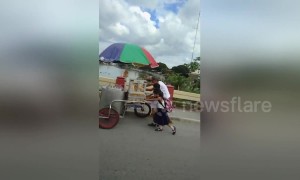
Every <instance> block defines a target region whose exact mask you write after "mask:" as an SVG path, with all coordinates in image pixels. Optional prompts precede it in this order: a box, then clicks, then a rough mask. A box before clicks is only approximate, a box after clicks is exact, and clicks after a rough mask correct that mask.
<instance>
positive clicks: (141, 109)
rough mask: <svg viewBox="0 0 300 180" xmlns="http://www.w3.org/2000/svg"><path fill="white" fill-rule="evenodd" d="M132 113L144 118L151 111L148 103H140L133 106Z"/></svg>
mask: <svg viewBox="0 0 300 180" xmlns="http://www.w3.org/2000/svg"><path fill="white" fill-rule="evenodd" d="M134 113H135V115H136V116H137V117H141V118H145V117H147V116H149V114H150V113H151V107H150V105H149V104H148V103H140V104H138V105H136V106H135V108H134Z"/></svg>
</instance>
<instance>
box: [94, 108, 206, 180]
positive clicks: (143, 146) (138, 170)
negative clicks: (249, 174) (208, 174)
mask: <svg viewBox="0 0 300 180" xmlns="http://www.w3.org/2000/svg"><path fill="white" fill-rule="evenodd" d="M150 120H151V119H150V118H146V119H141V118H137V117H136V116H135V115H134V114H132V113H128V114H126V115H125V118H123V119H120V122H119V124H117V126H116V127H115V128H113V129H109V130H107V129H99V142H100V148H99V151H100V157H99V161H100V166H99V167H100V171H99V179H101V180H127V179H128V180H160V179H161V180H189V179H190V180H196V179H199V178H200V173H199V166H200V159H199V156H200V123H188V122H185V121H174V123H175V126H176V127H177V133H176V135H172V134H171V130H170V129H169V127H165V128H164V131H162V132H156V131H154V127H149V126H147V123H148V122H150Z"/></svg>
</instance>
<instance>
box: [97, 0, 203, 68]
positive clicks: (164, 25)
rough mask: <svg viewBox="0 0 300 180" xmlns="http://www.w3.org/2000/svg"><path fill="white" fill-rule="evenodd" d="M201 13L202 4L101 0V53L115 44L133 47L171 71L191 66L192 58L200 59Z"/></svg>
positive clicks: (186, 0)
mask: <svg viewBox="0 0 300 180" xmlns="http://www.w3.org/2000/svg"><path fill="white" fill-rule="evenodd" d="M199 13H200V0H151V1H150V0H101V1H100V3H99V53H101V52H102V51H103V50H104V49H105V48H106V47H108V46H109V45H110V44H113V43H133V44H137V45H139V46H141V47H144V48H146V49H147V50H148V51H149V52H150V53H151V54H152V56H153V57H154V58H155V60H156V61H157V62H162V63H165V64H166V65H167V66H168V67H169V68H172V67H173V66H178V65H181V64H184V63H190V62H191V60H192V54H193V57H194V58H196V57H199V56H200V22H199V24H198V32H197V33H196V31H197V23H198V19H199ZM195 36H196V43H195V47H194V41H195ZM193 49H194V50H193Z"/></svg>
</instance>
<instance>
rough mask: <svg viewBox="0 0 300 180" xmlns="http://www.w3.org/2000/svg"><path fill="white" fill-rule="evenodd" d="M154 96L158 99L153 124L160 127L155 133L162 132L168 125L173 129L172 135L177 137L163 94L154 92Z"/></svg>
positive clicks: (157, 91) (158, 91)
mask: <svg viewBox="0 0 300 180" xmlns="http://www.w3.org/2000/svg"><path fill="white" fill-rule="evenodd" d="M153 94H154V96H155V97H156V98H157V101H156V103H155V104H156V108H155V109H156V110H155V113H154V115H153V122H154V123H156V124H157V125H158V127H157V128H156V129H155V131H162V130H163V127H164V125H168V126H169V127H170V128H171V129H172V134H173V135H175V133H176V127H175V126H172V125H171V124H170V118H169V117H168V114H167V111H166V109H165V102H164V98H163V93H162V92H161V91H160V90H155V91H153Z"/></svg>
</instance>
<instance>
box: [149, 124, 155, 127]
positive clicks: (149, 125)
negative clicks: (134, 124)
mask: <svg viewBox="0 0 300 180" xmlns="http://www.w3.org/2000/svg"><path fill="white" fill-rule="evenodd" d="M148 126H153V127H155V126H156V124H155V123H150V124H148Z"/></svg>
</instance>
